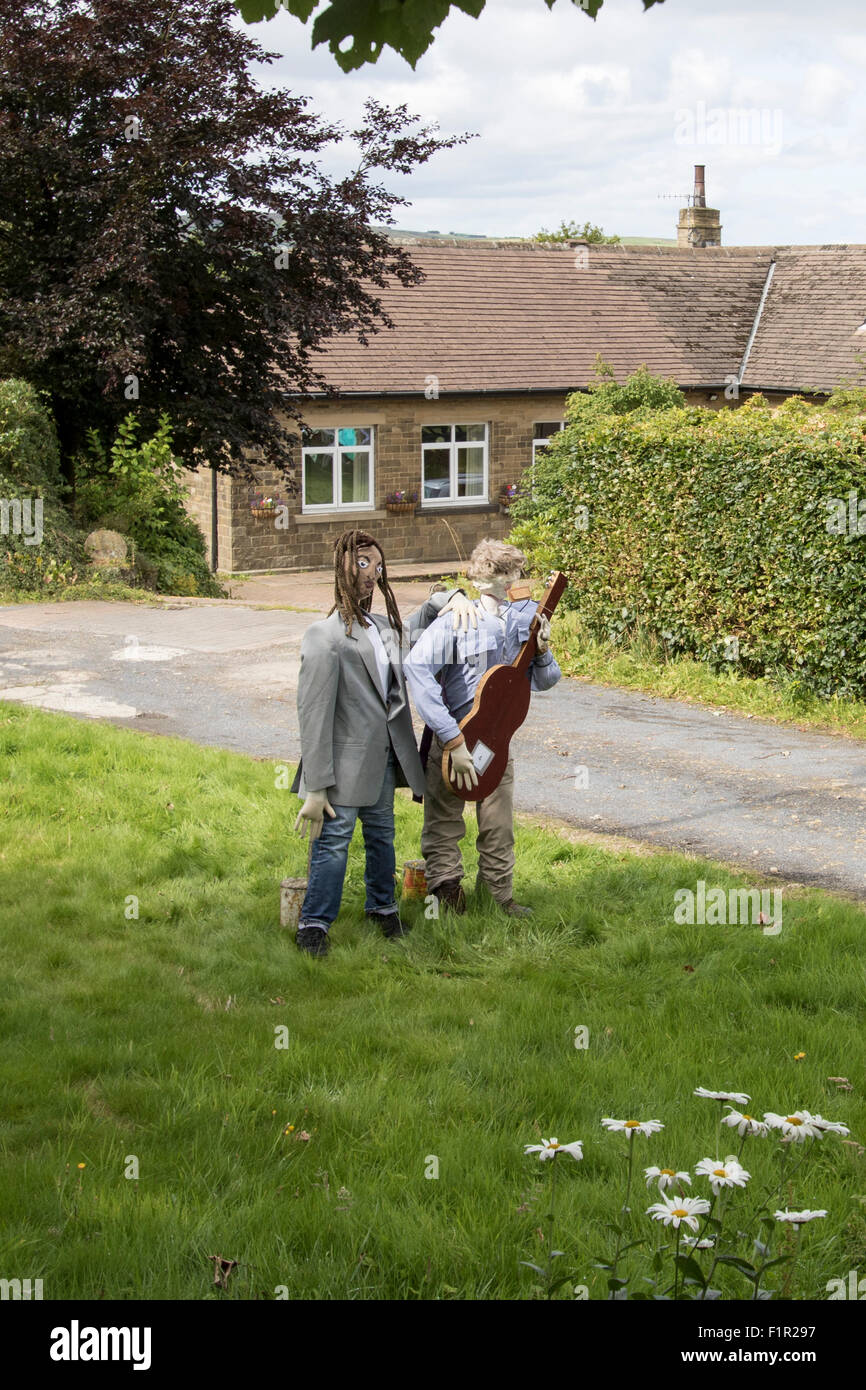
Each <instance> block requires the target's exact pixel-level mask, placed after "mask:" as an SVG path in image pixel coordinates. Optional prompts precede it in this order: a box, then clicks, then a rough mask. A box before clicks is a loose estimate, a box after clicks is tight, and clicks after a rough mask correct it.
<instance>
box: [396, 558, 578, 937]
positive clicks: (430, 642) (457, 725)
mask: <svg viewBox="0 0 866 1390" xmlns="http://www.w3.org/2000/svg"><path fill="white" fill-rule="evenodd" d="M525 564H526V558H525V556H524V555H523V554H522V552H521V551H519V550H518V549H517V548H516V547H515V546H513V545H508V544H506V543H505V542H502V541H493V540H484V541H481V542H480V544H479V545H477V546H476V547H475V549H474V550H473V552H472V555H471V556H470V560H469V565H468V568H467V576H468V578H469V579H470V580H472V582H473V583H474V584H475V585H476V587H477V588H478V589H479V591H480V593H481V597H480V599H477V600H476V601H475V609H476V614H475V616H476V618H477V625H476V626H470V627H468V628H461V627H460V626H459V625H458V624H457V623H455V621H454V616H453V614H452V613H450V612H449V613H443V614H441V615H440V616H439V617H438V618H437V619H436V620H435V622H433V623H432V624H431V625H430V626H429V627H428V628H427V629H426V631H424V632H423V633H422V634H421V636H420V637H419V638H418V640H417V641H416V642H415V644H414V646H413V647H412V649H411V651H410V652H409V654H408V656H407V657H406V658H405V662H404V670H405V675H406V682H407V684H408V687H409V691H410V693H411V695H412V698H413V701H414V704H415V708H416V709H417V711H418V713H419V715H420V716H421V718H422V719H423V720H424V722H425V724H426V726H427V727H426V729H425V733H424V739H423V741H422V746H421V760H422V763H423V762H424V755H425V751H426V754H427V758H426V768H425V785H424V828H423V832H422V837H421V853H422V855H423V857H424V861H425V865H426V878H427V884H428V889H429V891H430V893H432V894H433V895H434V896H435V897H436V898H437V900H438V902H439V904H440V907H442V908H445V909H447V910H450V911H453V912H457V913H461V912H464V911H465V910H466V899H465V895H464V892H463V888H462V884H461V880H462V877H463V860H462V856H461V853H460V841H461V840H462V838H463V836H464V834H465V831H466V827H465V823H464V818H463V817H464V802H466V801H474V802H475V803H476V813H477V817H478V839H477V847H478V858H479V869H478V879H477V882H476V888H478V887H480V886H481V884H484V885H485V886H486V887H487V889H488V890H489V892H490V894H491V896H492V897H493V899H494V900H495V901H496V902H497V903H498V904H499V905H500V907H501V908H502V909H503V911H505V912H506V913H507V914H508V915H509V916H512V917H525V916H529V915H531V909H530V908H528V907H524V906H522V905H521V904H520V903H516V902H515V901H514V897H513V893H512V881H513V874H514V764H513V761H512V758H511V756H510V752H509V741H510V739H511V736H512V734H514V733H515V732H516V730H517V729H518V728H519V727H520V725H521V724H522V723H523V721H524V719H525V718H526V715H527V712H528V710H529V700H530V693H531V691H542V690H550V689H551V687H552V686H554V685H555V684H556V682H557V681H558V680H559V679H560V677H561V675H562V672H561V671H560V669H559V666H558V665H557V663H556V661H555V660H554V657H553V653H552V652H551V650H550V614H551V613H552V612H553V609H554V608H555V606H556V604H557V602H558V601H559V598H560V595H561V594H562V591H563V589H564V588H565V577H564V576H563V575H561V574H557V575H555V576H554V577H553V580H552V582H551V583H550V584H549V587H548V589H547V592H546V594H545V595H544V597H543V599H542V601H541V603H540V604H536V603H533V602H532V600H531V599H530V597H529V592H530V589H529V585H528V584H520V576H521V573H522V571H523V568H524V566H525Z"/></svg>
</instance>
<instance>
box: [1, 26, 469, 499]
mask: <svg viewBox="0 0 866 1390" xmlns="http://www.w3.org/2000/svg"><path fill="white" fill-rule="evenodd" d="M277 56H278V55H276V54H269V53H266V52H265V51H264V50H263V49H261V48H260V46H259V45H258V44H257V43H256V42H254V41H253V40H252V39H251V38H249V37H248V36H247V35H246V34H245V33H244V32H243V31H242V30H241V29H240V28H239V26H238V24H237V14H236V11H235V9H234V7H233V5H232V4H231V0H147V3H146V4H141V5H138V4H130V3H129V0H0V188H2V202H0V375H5V376H11V375H14V376H20V377H23V378H25V379H26V380H28V381H30V382H32V383H34V384H35V385H36V386H38V387H40V388H42V389H44V390H45V391H46V392H47V393H48V395H49V397H50V401H51V404H52V407H53V410H54V413H55V417H56V420H57V425H58V431H59V435H60V442H61V450H62V455H63V460H64V469H65V473H66V476H67V478H69V479H71V480H72V479H73V467H74V458H75V455H76V453H77V452H78V451H79V450H80V449H81V447H82V445H83V444H84V442H85V440H86V438H87V433H88V431H89V430H90V429H96V430H97V431H98V432H99V434H100V436H101V437H102V438H103V440H105V439H108V438H109V437H111V436H112V435H113V433H114V431H115V430H116V428H117V425H118V423H119V422H120V420H121V419H122V418H123V417H124V416H125V415H126V414H127V412H128V411H129V410H131V409H135V410H136V411H137V412H138V414H139V417H140V419H141V423H142V427H143V428H147V427H149V426H153V427H154V428H156V425H157V422H158V419H159V416H160V414H161V413H162V412H167V413H168V415H169V418H170V421H171V425H172V431H173V439H174V446H175V449H176V451H177V453H178V454H179V455H180V456H181V457H182V458H183V460H184V462H185V463H187V464H189V465H191V466H193V467H195V466H196V465H198V464H201V463H203V462H207V463H210V464H213V465H215V466H217V467H218V468H220V469H222V470H225V471H241V472H243V471H244V469H245V465H244V463H243V458H244V455H245V453H247V452H250V451H251V452H252V453H254V455H255V456H256V457H257V458H258V459H260V460H262V461H264V462H267V463H270V464H273V465H275V466H277V467H280V468H282V469H283V470H284V471H287V470H289V469H290V467H291V443H292V430H291V412H292V409H293V408H292V407H289V410H290V418H289V421H288V425H287V424H285V423H282V422H281V420H280V418H279V417H280V413H281V412H283V411H285V409H286V400H285V394H284V393H285V392H286V391H291V392H297V391H303V390H309V389H312V388H313V387H316V388H317V389H322V388H323V387H324V386H325V385H327V383H326V382H324V381H323V379H322V376H321V374H320V373H319V372H318V371H317V368H316V352H317V349H319V348H320V347H321V346H322V345H323V344H324V343H325V341H326V340H327V339H328V338H329V337H331V336H332V335H333V334H338V333H355V334H357V335H358V336H359V337H360V338H361V340H362V341H364V340H365V337H366V335H368V334H370V333H373V332H375V331H376V330H377V329H378V328H379V327H382V326H387V325H389V320H388V318H387V315H386V314H385V313H384V312H383V309H382V305H381V301H380V299H379V297H378V296H377V289H378V288H381V287H382V286H383V285H385V284H386V283H387V282H388V280H389V279H390V278H392V277H393V278H396V279H397V280H398V281H399V282H401V283H403V284H404V285H410V284H413V283H416V282H417V281H418V280H420V279H421V273H420V271H419V270H418V269H417V268H416V267H415V266H414V265H413V263H412V261H411V259H410V257H409V255H408V253H407V252H406V251H405V250H404V249H403V248H401V247H399V246H398V245H396V244H394V243H393V242H391V241H389V239H388V237H387V236H386V235H385V234H384V233H383V232H381V231H375V230H374V229H373V228H374V224H379V225H386V226H387V225H388V224H389V223H392V222H393V216H392V209H393V208H394V207H395V206H397V205H399V204H401V203H405V202H406V200H405V199H404V198H402V197H399V196H398V195H397V194H395V193H394V192H393V191H392V189H391V188H390V187H386V186H385V184H384V183H383V179H385V178H389V179H390V180H391V181H393V176H395V175H405V174H408V173H411V171H412V170H413V169H415V168H417V167H418V166H419V165H421V164H423V163H424V162H425V161H426V160H428V159H429V158H430V156H431V155H432V154H434V153H435V152H436V151H437V150H441V149H448V148H451V147H452V146H454V145H456V144H459V143H462V142H463V141H464V140H467V139H469V138H470V137H469V136H468V135H462V136H454V137H449V138H444V137H440V136H439V135H438V134H437V128H436V127H435V126H432V127H431V126H427V127H419V125H418V120H417V118H416V117H414V116H411V115H410V114H409V113H408V112H407V110H406V108H405V107H403V106H401V107H398V108H396V109H388V108H386V107H384V106H382V105H380V104H379V103H378V102H375V101H372V100H370V101H368V102H367V103H366V105H365V116H364V119H363V123H362V124H361V125H360V126H359V127H358V129H356V130H353V131H350V132H346V131H344V130H343V129H342V128H341V127H340V126H338V125H336V124H334V123H332V122H329V121H327V120H325V119H323V118H322V117H321V116H319V115H317V114H316V113H315V112H313V111H312V110H310V108H309V104H308V101H307V99H306V98H305V97H302V96H297V95H294V94H291V93H289V92H287V91H284V90H279V89H268V88H266V87H264V86H263V85H261V83H260V82H259V81H257V80H256V76H255V74H254V72H253V64H267V63H269V62H272V61H273V59H274V58H275V57H277ZM347 134H348V135H350V136H351V138H352V139H353V140H354V142H355V147H356V149H357V157H356V162H355V167H354V168H353V169H352V170H351V171H350V172H348V173H346V174H345V176H344V177H337V178H333V177H330V176H329V175H328V174H327V173H326V172H325V170H324V168H323V165H322V155H323V152H324V151H326V150H328V147H331V146H333V144H334V143H335V142H337V141H341V140H343V139H345V137H346V135H347ZM329 153H330V151H329Z"/></svg>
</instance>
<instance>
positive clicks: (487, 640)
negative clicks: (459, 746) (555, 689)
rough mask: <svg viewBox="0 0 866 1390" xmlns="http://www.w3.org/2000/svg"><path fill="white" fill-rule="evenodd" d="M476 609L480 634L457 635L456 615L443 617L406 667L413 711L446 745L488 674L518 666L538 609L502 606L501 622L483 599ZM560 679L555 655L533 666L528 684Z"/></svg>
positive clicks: (546, 686)
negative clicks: (514, 663)
mask: <svg viewBox="0 0 866 1390" xmlns="http://www.w3.org/2000/svg"><path fill="white" fill-rule="evenodd" d="M475 608H476V611H477V613H478V627H477V629H475V628H471V627H470V628H469V630H468V632H463V631H462V629H458V630H457V631H456V632H455V630H454V617H453V614H451V613H442V614H441V615H440V616H439V617H438V618H437V619H436V621H435V622H434V623H431V624H430V626H429V627H428V628H427V629H426V631H424V632H422V634H421V636H420V637H419V638H418V641H417V642H416V643H415V645H414V646H413V647H412V650H411V651H410V652H409V654H408V656H407V657H406V658H405V662H404V671H405V673H406V683H407V685H408V686H409V690H410V693H411V695H412V699H413V701H414V703H415V708H416V709H417V711H418V713H419V715H420V716H421V718H422V719H423V720H424V723H425V724H428V725H429V726H430V728H431V729H432V730H433V732H434V734H436V735H437V736H438V738H439V739H440V740H441V741H442V742H443V743H447V742H448V740H449V739H452V738H456V737H457V735H458V734H459V733H460V727H459V724H460V720H461V719H462V718H463V717H464V715H466V714H468V713H469V710H470V709H471V708H472V701H473V699H474V698H475V691H476V689H477V687H478V682H479V681H480V680H481V677H482V676H483V675H484V673H485V671H488V670H489V669H490V667H491V666H497V665H499V664H500V663H501V662H504V663H505V664H506V665H508V664H510V663H511V662H512V661H514V659H515V657H516V656H517V653H518V652H519V651H520V648H521V647H522V645H523V643H524V642H525V641H526V639H527V637H528V636H529V628H530V625H531V623H532V619H533V617H534V615H535V612H536V609H537V608H538V604H537V603H533V602H532V600H531V599H522V600H521V601H520V602H518V603H509V604H504V605H503V606H502V607H501V609H500V613H501V614H502V616H501V617H497V616H496V615H495V614H493V613H490V612H488V610H487V609H486V608H485V607H484V605H483V603H481V601H480V600H477V601H476V603H475ZM437 676H438V677H439V679H438V680H437ZM561 676H562V672H561V671H560V669H559V666H558V665H557V663H556V661H555V660H554V656H553V652H551V651H548V652H545V654H544V656H537V657H536V658H535V660H534V661H533V662H532V663H531V664H530V667H529V672H528V679H529V682H530V685H531V688H532V689H533V690H550V688H551V687H552V686H554V685H556V682H557V681H558V680H559V679H560V677H561Z"/></svg>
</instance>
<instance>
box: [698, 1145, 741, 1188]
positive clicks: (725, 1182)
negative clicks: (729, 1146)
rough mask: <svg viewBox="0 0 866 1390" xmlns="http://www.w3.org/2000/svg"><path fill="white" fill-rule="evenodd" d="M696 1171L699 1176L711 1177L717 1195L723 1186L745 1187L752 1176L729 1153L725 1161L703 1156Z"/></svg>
mask: <svg viewBox="0 0 866 1390" xmlns="http://www.w3.org/2000/svg"><path fill="white" fill-rule="evenodd" d="M695 1172H696V1173H697V1175H698V1177H699V1178H709V1180H710V1182H711V1184H712V1188H713V1192H715V1193H716V1195H717V1196H718V1194H719V1192H720V1191H721V1189H722V1188H723V1187H745V1185H746V1183H747V1182H748V1181H749V1178H750V1177H751V1176H752V1175H751V1173H747V1172H746V1170H745V1168H744V1167H743V1166H742V1164H740V1163H739V1162H738V1161H737V1159H736V1158H734V1156H733V1154H728V1157H727V1158H726V1159H725V1161H724V1163H722V1162H721V1161H720V1160H719V1159H718V1158H702V1159H701V1161H700V1163H698V1164H697V1165H696V1167H695Z"/></svg>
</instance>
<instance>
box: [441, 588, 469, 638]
mask: <svg viewBox="0 0 866 1390" xmlns="http://www.w3.org/2000/svg"><path fill="white" fill-rule="evenodd" d="M441 611H442V612H443V613H453V614H454V631H455V632H457V631H459V630H460V629H461V628H462V629H463V631H464V632H468V631H469V628H470V625H471V626H472V627H474V628H477V626H478V610H477V609H476V607H475V604H474V603H473V602H472V600H471V598H467V597H466V595H465V594H461V593H460V592H459V591H456V592H455V593H453V594H452V595H451V597H450V599H449V600H448V602H447V603H446V604H445V607H444V608H443V609H442V610H441Z"/></svg>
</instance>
